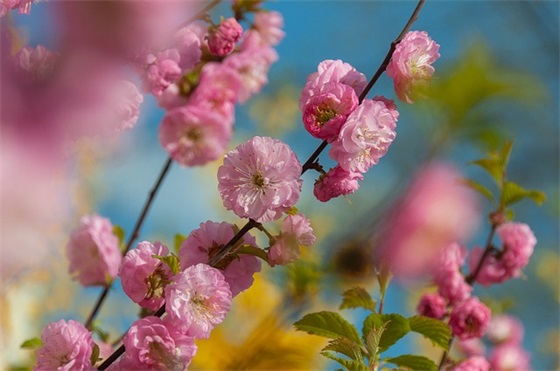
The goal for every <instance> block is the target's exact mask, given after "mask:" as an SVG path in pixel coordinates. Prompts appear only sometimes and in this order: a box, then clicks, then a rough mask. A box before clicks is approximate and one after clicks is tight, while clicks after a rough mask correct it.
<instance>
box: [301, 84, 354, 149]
mask: <svg viewBox="0 0 560 371" xmlns="http://www.w3.org/2000/svg"><path fill="white" fill-rule="evenodd" d="M357 106H358V97H357V96H356V92H355V91H354V89H352V88H351V87H349V86H348V85H344V84H341V83H336V82H329V83H326V84H324V85H323V86H322V87H321V89H320V90H319V91H318V92H317V93H316V94H315V95H313V96H312V97H311V98H310V99H309V100H308V101H307V103H306V104H305V106H304V109H303V124H304V126H305V129H306V130H307V131H308V132H309V133H310V134H311V135H313V136H314V137H315V138H319V139H323V140H327V141H329V142H332V141H334V140H336V139H337V138H338V134H339V133H340V129H341V127H342V125H343V124H344V123H345V122H346V118H347V117H348V115H349V114H350V113H352V111H353V110H354V109H355V108H356V107H357Z"/></svg>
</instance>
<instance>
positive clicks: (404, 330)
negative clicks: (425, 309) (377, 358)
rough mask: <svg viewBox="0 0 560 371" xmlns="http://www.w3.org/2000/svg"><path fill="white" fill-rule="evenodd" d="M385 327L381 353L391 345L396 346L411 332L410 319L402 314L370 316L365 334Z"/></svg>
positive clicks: (363, 330)
mask: <svg viewBox="0 0 560 371" xmlns="http://www.w3.org/2000/svg"><path fill="white" fill-rule="evenodd" d="M381 326H385V331H383V334H381V339H380V340H379V352H380V353H382V352H384V351H386V350H387V349H388V348H389V347H390V346H391V345H393V344H395V343H396V342H397V341H398V340H399V339H400V338H402V337H403V336H405V335H406V334H408V333H409V332H410V326H409V324H408V319H407V318H405V317H403V316H401V315H400V314H396V313H391V314H378V313H372V314H370V315H369V316H368V317H367V318H366V319H365V321H364V326H363V329H362V333H363V334H369V333H370V331H371V330H372V329H373V328H381Z"/></svg>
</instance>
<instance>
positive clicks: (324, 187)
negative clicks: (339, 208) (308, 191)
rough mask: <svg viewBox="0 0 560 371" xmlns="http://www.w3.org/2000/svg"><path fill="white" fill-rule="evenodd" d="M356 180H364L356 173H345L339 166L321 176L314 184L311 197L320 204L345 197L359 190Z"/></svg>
mask: <svg viewBox="0 0 560 371" xmlns="http://www.w3.org/2000/svg"><path fill="white" fill-rule="evenodd" d="M358 180H364V176H363V175H362V173H359V172H357V171H346V170H344V169H343V168H341V167H340V166H339V165H337V166H335V167H334V168H332V169H330V170H329V171H328V172H327V173H326V174H322V175H321V176H320V177H319V179H317V181H316V182H315V187H314V188H313V195H314V196H315V197H316V198H317V199H318V200H319V201H321V202H327V201H329V200H330V199H331V198H335V197H338V196H345V195H348V194H351V193H354V192H355V191H357V190H358V188H360V184H359V183H358Z"/></svg>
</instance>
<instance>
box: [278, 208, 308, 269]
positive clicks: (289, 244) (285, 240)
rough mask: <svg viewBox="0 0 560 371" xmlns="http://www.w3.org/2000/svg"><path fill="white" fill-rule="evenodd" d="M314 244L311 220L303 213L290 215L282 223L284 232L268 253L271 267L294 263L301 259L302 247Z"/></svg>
mask: <svg viewBox="0 0 560 371" xmlns="http://www.w3.org/2000/svg"><path fill="white" fill-rule="evenodd" d="M314 243H315V235H314V234H313V228H311V223H310V222H309V219H307V218H306V217H305V215H303V214H301V213H299V214H295V215H288V216H287V217H286V218H285V219H284V220H283V221H282V232H281V233H280V235H279V236H278V237H277V238H276V241H275V242H274V243H273V244H272V246H271V247H270V250H269V251H268V262H269V264H270V266H271V267H273V266H275V265H276V264H279V265H286V264H289V263H293V262H294V261H296V260H297V259H298V258H299V254H300V249H301V247H303V246H311V245H313V244H314Z"/></svg>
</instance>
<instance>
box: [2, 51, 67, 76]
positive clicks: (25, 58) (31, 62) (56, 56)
mask: <svg viewBox="0 0 560 371" xmlns="http://www.w3.org/2000/svg"><path fill="white" fill-rule="evenodd" d="M13 62H14V63H15V64H16V66H17V69H18V70H19V72H20V74H21V75H23V76H21V78H22V80H24V81H25V82H28V83H30V82H42V81H44V80H46V79H48V78H49V77H51V76H52V75H53V73H54V72H55V69H56V67H57V66H58V64H59V62H60V53H57V52H53V51H50V50H49V49H47V48H46V47H44V46H43V45H37V46H36V47H30V46H24V47H23V48H22V49H21V50H20V51H19V52H17V53H16V54H15V55H14V58H13Z"/></svg>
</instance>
